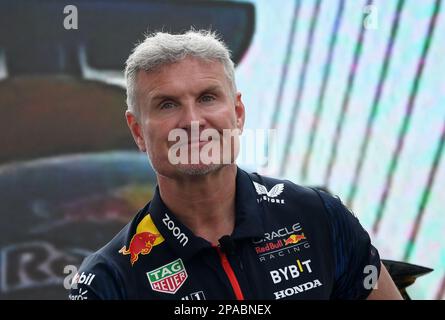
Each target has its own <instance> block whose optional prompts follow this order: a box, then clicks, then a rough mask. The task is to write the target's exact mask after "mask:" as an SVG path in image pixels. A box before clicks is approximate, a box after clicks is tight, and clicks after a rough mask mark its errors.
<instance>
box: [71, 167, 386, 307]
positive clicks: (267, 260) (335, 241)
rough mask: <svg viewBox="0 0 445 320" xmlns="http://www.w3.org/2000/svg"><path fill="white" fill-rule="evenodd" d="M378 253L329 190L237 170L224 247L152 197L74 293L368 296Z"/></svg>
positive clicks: (98, 255) (85, 269) (86, 270)
mask: <svg viewBox="0 0 445 320" xmlns="http://www.w3.org/2000/svg"><path fill="white" fill-rule="evenodd" d="M369 265H372V266H375V268H374V270H377V272H378V274H379V273H380V258H379V254H378V251H377V250H376V249H375V248H374V247H373V246H372V244H371V241H370V238H369V235H368V233H367V232H366V231H365V230H364V229H363V228H362V226H361V225H360V223H359V221H358V219H357V218H356V217H355V216H354V215H353V214H352V213H351V212H350V211H349V210H348V209H347V208H346V207H345V206H344V205H343V204H342V203H341V201H340V200H339V199H338V198H335V197H333V196H331V195H329V194H327V193H325V192H322V191H319V190H316V189H313V188H306V187H302V186H298V185H296V184H294V183H292V182H290V181H287V180H278V179H273V178H269V177H265V176H261V175H258V174H249V173H247V172H245V171H243V170H241V169H240V168H238V170H237V176H236V218H235V228H234V231H233V233H232V234H231V235H226V236H224V237H223V238H222V239H221V240H220V243H219V244H218V245H215V244H211V243H210V242H208V241H207V240H205V239H203V238H201V237H197V236H195V235H194V234H193V233H192V232H191V231H190V230H189V229H188V228H187V227H186V226H185V225H183V224H182V223H181V222H180V221H179V220H178V219H177V218H176V217H175V215H174V214H173V213H172V212H171V211H170V210H169V209H168V208H167V207H166V206H165V204H164V203H163V201H162V199H161V197H160V194H159V189H158V188H156V191H155V194H154V197H153V199H152V200H151V201H150V202H149V203H148V204H147V205H146V206H145V207H144V208H143V209H141V210H140V211H139V212H138V214H137V215H136V216H135V217H134V219H133V220H132V221H131V222H130V223H129V224H128V225H126V226H125V227H124V228H123V229H122V230H121V231H120V232H119V233H118V234H117V235H116V236H115V237H114V238H113V239H112V240H111V241H110V242H109V243H108V244H107V245H105V246H104V247H103V248H101V249H100V250H98V251H97V252H95V253H94V254H92V255H91V256H89V257H87V258H86V259H85V260H84V262H83V263H82V265H81V267H80V270H79V272H78V273H77V274H76V276H75V277H74V278H73V282H72V285H73V288H72V289H71V292H70V295H69V298H70V299H73V300H80V299H176V300H179V299H183V300H204V299H207V300H215V299H223V300H226V299H227V300H234V299H238V300H243V299H246V300H253V299H267V300H269V299H270V300H276V299H364V298H366V297H367V296H368V295H369V293H370V291H371V290H372V289H370V288H368V287H367V286H365V285H364V283H365V278H366V276H367V275H368V273H366V272H365V267H366V266H369Z"/></svg>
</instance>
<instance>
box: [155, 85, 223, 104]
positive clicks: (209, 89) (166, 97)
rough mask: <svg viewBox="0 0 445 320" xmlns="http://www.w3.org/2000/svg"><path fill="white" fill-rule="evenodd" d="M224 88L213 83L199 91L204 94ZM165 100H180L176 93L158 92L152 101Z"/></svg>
mask: <svg viewBox="0 0 445 320" xmlns="http://www.w3.org/2000/svg"><path fill="white" fill-rule="evenodd" d="M221 90H222V88H221V86H220V85H211V86H209V87H207V88H205V89H203V90H201V91H200V92H199V96H201V95H202V94H204V93H206V92H216V91H221ZM164 100H174V101H176V100H179V99H178V97H176V96H174V95H168V94H163V93H160V94H156V95H155V96H154V97H153V98H152V99H151V101H153V102H156V101H164Z"/></svg>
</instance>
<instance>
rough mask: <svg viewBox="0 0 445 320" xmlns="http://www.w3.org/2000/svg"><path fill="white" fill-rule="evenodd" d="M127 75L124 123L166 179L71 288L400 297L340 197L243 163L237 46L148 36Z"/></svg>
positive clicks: (117, 293)
mask: <svg viewBox="0 0 445 320" xmlns="http://www.w3.org/2000/svg"><path fill="white" fill-rule="evenodd" d="M125 75H126V80H127V104H128V110H127V111H126V114H125V115H126V119H127V123H128V126H129V128H130V130H131V133H132V135H133V138H134V140H135V142H136V144H137V146H138V148H139V149H140V150H141V151H142V152H145V153H146V154H147V155H148V158H149V160H150V161H151V164H152V166H153V168H154V170H155V172H156V175H157V182H158V186H157V188H156V192H155V195H154V197H153V199H152V201H151V202H149V203H148V204H147V205H146V206H145V207H144V208H143V209H142V210H141V211H140V212H139V213H138V214H137V215H136V217H135V218H134V219H133V221H131V222H130V223H129V224H128V225H127V226H126V227H125V228H124V229H123V230H122V231H121V232H120V233H119V234H118V235H117V236H116V237H115V238H114V239H113V240H111V242H110V243H108V244H107V245H106V246H105V247H103V248H102V249H100V250H99V251H98V252H96V253H94V254H93V255H91V256H90V257H88V258H87V259H85V261H84V262H83V264H82V266H81V268H80V271H79V273H78V275H77V276H76V277H75V278H74V281H73V284H75V287H76V288H75V289H73V290H72V292H71V296H72V297H77V296H79V294H83V297H84V298H88V299H189V300H193V299H238V300H243V299H365V298H369V299H372V298H374V299H400V298H401V296H400V295H399V293H398V291H397V288H396V286H395V285H394V282H393V281H392V279H391V278H390V276H389V274H388V272H387V271H386V269H385V268H384V266H383V265H382V264H381V262H380V259H379V255H378V252H377V250H376V249H375V248H374V247H373V246H372V245H371V243H370V239H369V236H368V234H367V233H366V231H365V230H364V229H363V228H362V227H361V226H360V224H359V222H358V220H357V219H356V218H355V217H354V216H353V215H352V214H351V213H350V212H349V211H348V210H347V209H346V208H345V206H343V205H342V204H341V202H340V201H339V200H338V199H337V198H334V197H332V196H330V195H328V194H327V193H324V192H321V191H318V190H315V189H310V188H305V187H301V186H297V185H295V184H293V183H292V182H290V181H284V180H277V179H273V178H268V177H264V176H260V175H257V174H249V173H247V172H245V171H243V170H241V169H240V168H238V167H237V166H236V164H235V159H236V155H237V153H238V147H237V141H238V134H239V133H241V132H242V129H243V125H244V119H245V109H244V105H243V102H242V99H241V94H240V93H239V92H237V91H236V86H235V80H234V65H233V62H232V61H231V60H230V55H229V51H228V50H227V48H226V47H225V45H224V44H223V43H222V42H221V41H220V40H218V38H217V37H216V36H215V35H214V34H212V33H210V32H206V31H189V32H187V33H185V34H182V35H171V34H167V33H156V34H154V35H151V36H148V37H147V38H146V39H145V41H144V42H142V43H141V44H139V45H138V46H137V47H136V48H135V50H134V51H133V53H132V54H131V55H130V57H129V58H128V60H127V65H126V70H125ZM227 131H230V132H231V133H232V134H231V135H226V134H225V133H226V132H227ZM209 132H210V135H211V137H212V139H206V138H204V137H205V136H206V135H207V136H208V135H209ZM204 133H207V134H206V135H205V134H204ZM184 137H185V140H184V139H181V138H184ZM178 138H179V141H178ZM206 157H207V159H206ZM196 158H197V159H196ZM82 276H83V278H82ZM372 279H374V280H375V281H372ZM377 279H378V283H377V285H376V281H377ZM373 288H374V289H373Z"/></svg>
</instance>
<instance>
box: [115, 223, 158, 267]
mask: <svg viewBox="0 0 445 320" xmlns="http://www.w3.org/2000/svg"><path fill="white" fill-rule="evenodd" d="M163 241H164V238H163V237H162V235H161V234H160V233H159V231H158V229H157V228H156V226H155V225H154V223H153V221H152V220H151V217H150V215H147V216H145V217H144V219H142V220H141V222H140V223H139V224H138V226H137V228H136V234H135V235H134V236H133V238H131V241H130V244H129V246H128V249H127V246H123V247H122V248H121V249H120V250H119V253H120V254H122V255H124V256H126V255H130V262H131V265H132V266H133V265H134V264H135V262H136V261H138V259H139V255H147V254H149V253H150V252H151V250H152V249H153V247H154V246H156V245H158V244H160V243H162V242H163Z"/></svg>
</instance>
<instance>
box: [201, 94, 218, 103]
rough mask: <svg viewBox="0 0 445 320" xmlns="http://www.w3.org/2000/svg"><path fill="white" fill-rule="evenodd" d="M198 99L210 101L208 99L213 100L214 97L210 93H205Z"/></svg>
mask: <svg viewBox="0 0 445 320" xmlns="http://www.w3.org/2000/svg"><path fill="white" fill-rule="evenodd" d="M200 100H201V102H210V101H213V100H215V97H214V96H212V95H210V94H205V95H203V96H202V97H201V99H200Z"/></svg>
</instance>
